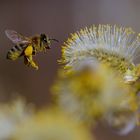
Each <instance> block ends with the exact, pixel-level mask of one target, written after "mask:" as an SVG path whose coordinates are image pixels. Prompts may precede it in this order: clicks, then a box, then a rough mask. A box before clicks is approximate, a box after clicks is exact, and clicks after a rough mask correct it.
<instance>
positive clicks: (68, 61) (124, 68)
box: [59, 25, 140, 83]
mask: <svg viewBox="0 0 140 140" xmlns="http://www.w3.org/2000/svg"><path fill="white" fill-rule="evenodd" d="M139 53H140V37H139V35H137V34H136V33H135V32H134V31H133V30H132V29H131V28H124V27H118V26H116V25H114V26H111V25H98V26H95V25H93V26H91V27H90V28H87V27H86V28H85V29H81V30H80V31H79V32H76V33H74V34H72V35H71V37H70V38H68V40H67V41H66V42H65V43H64V45H63V47H62V58H61V60H60V61H59V62H61V63H63V64H65V68H68V69H69V70H71V69H73V70H75V69H77V68H78V66H79V64H80V63H81V62H83V61H85V60H87V59H88V60H89V61H90V62H91V64H92V63H95V62H99V63H104V64H106V65H107V66H110V67H111V68H113V69H114V70H116V72H117V73H118V74H119V75H120V76H122V78H123V80H124V81H125V82H126V83H132V82H135V81H136V80H137V79H138V78H139V77H140V66H139V65H136V64H134V61H135V60H136V58H137V56H138V55H139Z"/></svg>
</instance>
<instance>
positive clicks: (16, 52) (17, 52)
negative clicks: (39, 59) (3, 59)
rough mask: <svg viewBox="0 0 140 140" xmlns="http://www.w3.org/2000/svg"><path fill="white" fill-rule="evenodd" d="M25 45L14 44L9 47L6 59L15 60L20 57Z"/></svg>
mask: <svg viewBox="0 0 140 140" xmlns="http://www.w3.org/2000/svg"><path fill="white" fill-rule="evenodd" d="M26 46H27V45H23V44H20V45H16V46H14V47H13V48H12V49H10V50H9V51H8V53H7V59H10V60H16V59H17V58H18V57H20V56H21V55H22V53H23V51H24V49H25V48H26Z"/></svg>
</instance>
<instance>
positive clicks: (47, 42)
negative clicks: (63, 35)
mask: <svg viewBox="0 0 140 140" xmlns="http://www.w3.org/2000/svg"><path fill="white" fill-rule="evenodd" d="M40 40H41V42H42V43H43V47H45V48H46V49H50V46H51V42H52V41H56V42H58V40H56V39H50V38H49V37H48V36H46V35H45V34H41V35H40Z"/></svg>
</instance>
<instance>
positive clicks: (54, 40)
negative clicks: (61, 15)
mask: <svg viewBox="0 0 140 140" xmlns="http://www.w3.org/2000/svg"><path fill="white" fill-rule="evenodd" d="M49 40H53V41H56V42H59V41H58V40H57V39H54V38H51V39H49Z"/></svg>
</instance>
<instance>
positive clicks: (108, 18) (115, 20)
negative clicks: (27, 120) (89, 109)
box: [0, 0, 140, 140]
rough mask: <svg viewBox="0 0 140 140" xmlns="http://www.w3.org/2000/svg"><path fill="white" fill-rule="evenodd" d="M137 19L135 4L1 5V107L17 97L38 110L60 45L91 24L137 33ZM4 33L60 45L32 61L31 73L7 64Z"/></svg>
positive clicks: (31, 1) (30, 0)
mask: <svg viewBox="0 0 140 140" xmlns="http://www.w3.org/2000/svg"><path fill="white" fill-rule="evenodd" d="M139 13H140V1H139V0H38V1H37V0H11V1H10V0H0V101H1V102H3V101H7V100H8V99H10V98H11V97H12V96H13V95H14V94H19V95H22V96H24V97H25V98H26V99H27V101H28V102H34V103H35V104H36V105H37V106H43V105H44V104H46V103H47V102H49V99H50V86H51V85H52V84H53V82H54V80H55V78H56V75H57V69H58V67H60V66H59V65H58V64H57V60H58V59H59V58H60V57H61V45H62V43H63V41H65V40H66V39H67V38H68V36H69V34H70V33H73V32H75V31H77V30H79V29H80V28H83V27H85V26H90V25H92V24H117V25H122V26H126V27H132V28H133V29H134V30H135V31H136V32H140V14H139ZM6 29H13V30H16V31H17V32H19V33H22V34H23V35H25V36H32V35H35V34H40V33H46V34H48V35H49V36H50V37H53V38H56V39H58V40H59V41H60V42H59V43H53V44H52V49H50V50H48V52H47V53H46V54H45V53H39V54H38V55H37V56H36V57H34V59H35V60H36V61H37V63H38V65H39V70H38V71H35V70H34V69H31V68H27V67H26V66H25V65H24V64H23V58H20V59H19V60H17V61H15V62H12V61H10V60H7V59H6V54H7V51H8V50H9V49H10V48H11V47H12V46H13V44H12V42H11V41H10V40H9V39H8V38H7V37H6V36H5V33H4V31H5V30H6ZM139 131H140V129H135V131H134V132H132V133H130V134H129V135H128V136H123V137H120V136H118V135H116V134H114V133H112V132H111V131H110V130H109V129H108V128H105V127H104V126H103V127H102V128H97V129H96V134H97V138H98V140H118V139H119V140H121V139H126V140H132V139H133V140H139V139H140V134H139Z"/></svg>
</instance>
